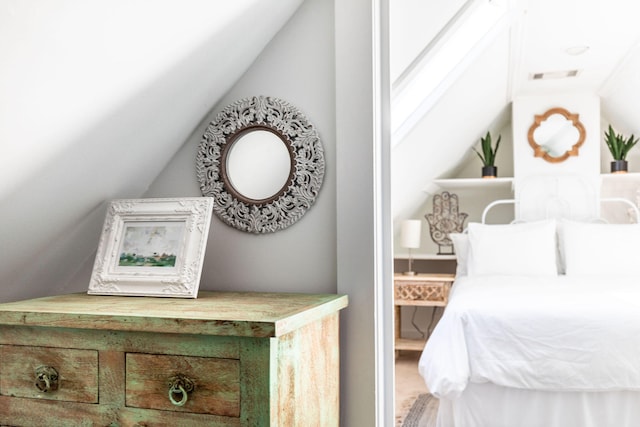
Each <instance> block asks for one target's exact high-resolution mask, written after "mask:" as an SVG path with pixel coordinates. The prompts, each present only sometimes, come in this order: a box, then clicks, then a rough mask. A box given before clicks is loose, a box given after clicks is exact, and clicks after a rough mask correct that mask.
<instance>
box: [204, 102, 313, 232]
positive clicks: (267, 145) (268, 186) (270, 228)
mask: <svg viewBox="0 0 640 427" xmlns="http://www.w3.org/2000/svg"><path fill="white" fill-rule="evenodd" d="M196 175H197V178H198V181H199V183H200V189H201V191H202V194H203V195H204V196H212V197H213V198H214V207H213V211H214V212H215V213H216V215H217V216H218V217H219V218H220V219H221V220H222V221H223V222H225V223H226V224H228V225H230V226H232V227H235V228H237V229H238V230H242V231H247V232H251V233H269V232H274V231H278V230H281V229H284V228H287V227H289V226H290V225H292V224H294V223H295V222H297V221H298V220H299V219H300V218H301V217H302V216H303V215H304V214H305V212H306V211H307V210H308V209H309V208H310V207H311V206H312V205H313V203H314V202H315V199H316V197H317V195H318V193H319V191H320V187H321V186H322V180H323V176H324V151H323V148H322V143H321V142H320V138H319V136H318V133H317V131H316V130H315V128H314V127H313V125H312V124H310V123H309V122H308V121H307V119H306V117H305V116H304V115H303V114H301V113H300V112H299V111H298V110H297V109H296V108H295V107H293V106H292V105H290V104H288V103H287V102H285V101H283V100H281V99H278V98H272V97H264V96H259V97H253V98H246V99H242V100H240V101H237V102H235V103H233V104H231V105H229V106H227V107H226V108H225V109H224V110H223V111H222V112H221V113H220V114H218V116H217V117H216V119H215V120H214V121H212V122H211V123H210V124H209V126H208V127H207V130H206V131H205V133H204V135H203V137H202V140H201V141H200V147H199V150H198V154H197V157H196Z"/></svg>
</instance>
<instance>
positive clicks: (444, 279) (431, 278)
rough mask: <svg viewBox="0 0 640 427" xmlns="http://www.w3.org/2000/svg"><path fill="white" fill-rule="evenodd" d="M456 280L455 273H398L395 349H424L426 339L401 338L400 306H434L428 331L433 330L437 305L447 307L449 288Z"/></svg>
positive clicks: (394, 302) (394, 298)
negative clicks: (412, 274) (410, 274)
mask: <svg viewBox="0 0 640 427" xmlns="http://www.w3.org/2000/svg"><path fill="white" fill-rule="evenodd" d="M454 280H455V275H454V274H416V275H414V276H409V275H404V274H396V275H394V278H393V300H394V301H393V304H394V310H395V350H396V351H398V350H412V351H422V349H423V348H424V345H425V343H426V340H423V339H408V338H401V337H400V331H401V327H402V323H401V316H400V307H402V306H427V307H434V310H433V314H432V316H431V322H429V323H430V324H429V327H428V330H427V333H429V331H430V330H431V326H432V324H433V319H434V316H435V311H436V309H437V307H445V306H446V305H447V302H448V301H449V290H450V289H451V285H452V284H453V281H454Z"/></svg>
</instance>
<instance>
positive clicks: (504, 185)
mask: <svg viewBox="0 0 640 427" xmlns="http://www.w3.org/2000/svg"><path fill="white" fill-rule="evenodd" d="M433 183H434V184H436V185H437V186H439V187H440V188H443V189H446V190H459V189H476V188H495V189H504V190H513V178H512V177H498V178H449V179H434V180H433Z"/></svg>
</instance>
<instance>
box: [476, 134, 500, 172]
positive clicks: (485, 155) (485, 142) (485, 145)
mask: <svg viewBox="0 0 640 427" xmlns="http://www.w3.org/2000/svg"><path fill="white" fill-rule="evenodd" d="M501 139H502V135H498V139H497V140H496V146H495V148H493V145H492V143H491V133H490V132H487V135H486V136H485V137H484V138H480V146H481V147H482V153H480V152H479V151H478V150H476V149H475V148H473V151H475V152H476V154H477V155H478V157H480V160H482V164H483V167H482V177H483V178H495V177H497V176H498V167H497V166H496V153H497V152H498V147H500V140H501Z"/></svg>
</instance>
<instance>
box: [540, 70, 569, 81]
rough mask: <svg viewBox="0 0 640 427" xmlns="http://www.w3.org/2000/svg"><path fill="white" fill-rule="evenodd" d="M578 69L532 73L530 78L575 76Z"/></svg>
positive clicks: (542, 78) (547, 78)
mask: <svg viewBox="0 0 640 427" xmlns="http://www.w3.org/2000/svg"><path fill="white" fill-rule="evenodd" d="M578 73H579V70H566V71H548V72H546V73H533V74H531V76H530V78H531V80H549V79H565V78H567V77H576V76H577V75H578Z"/></svg>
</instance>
